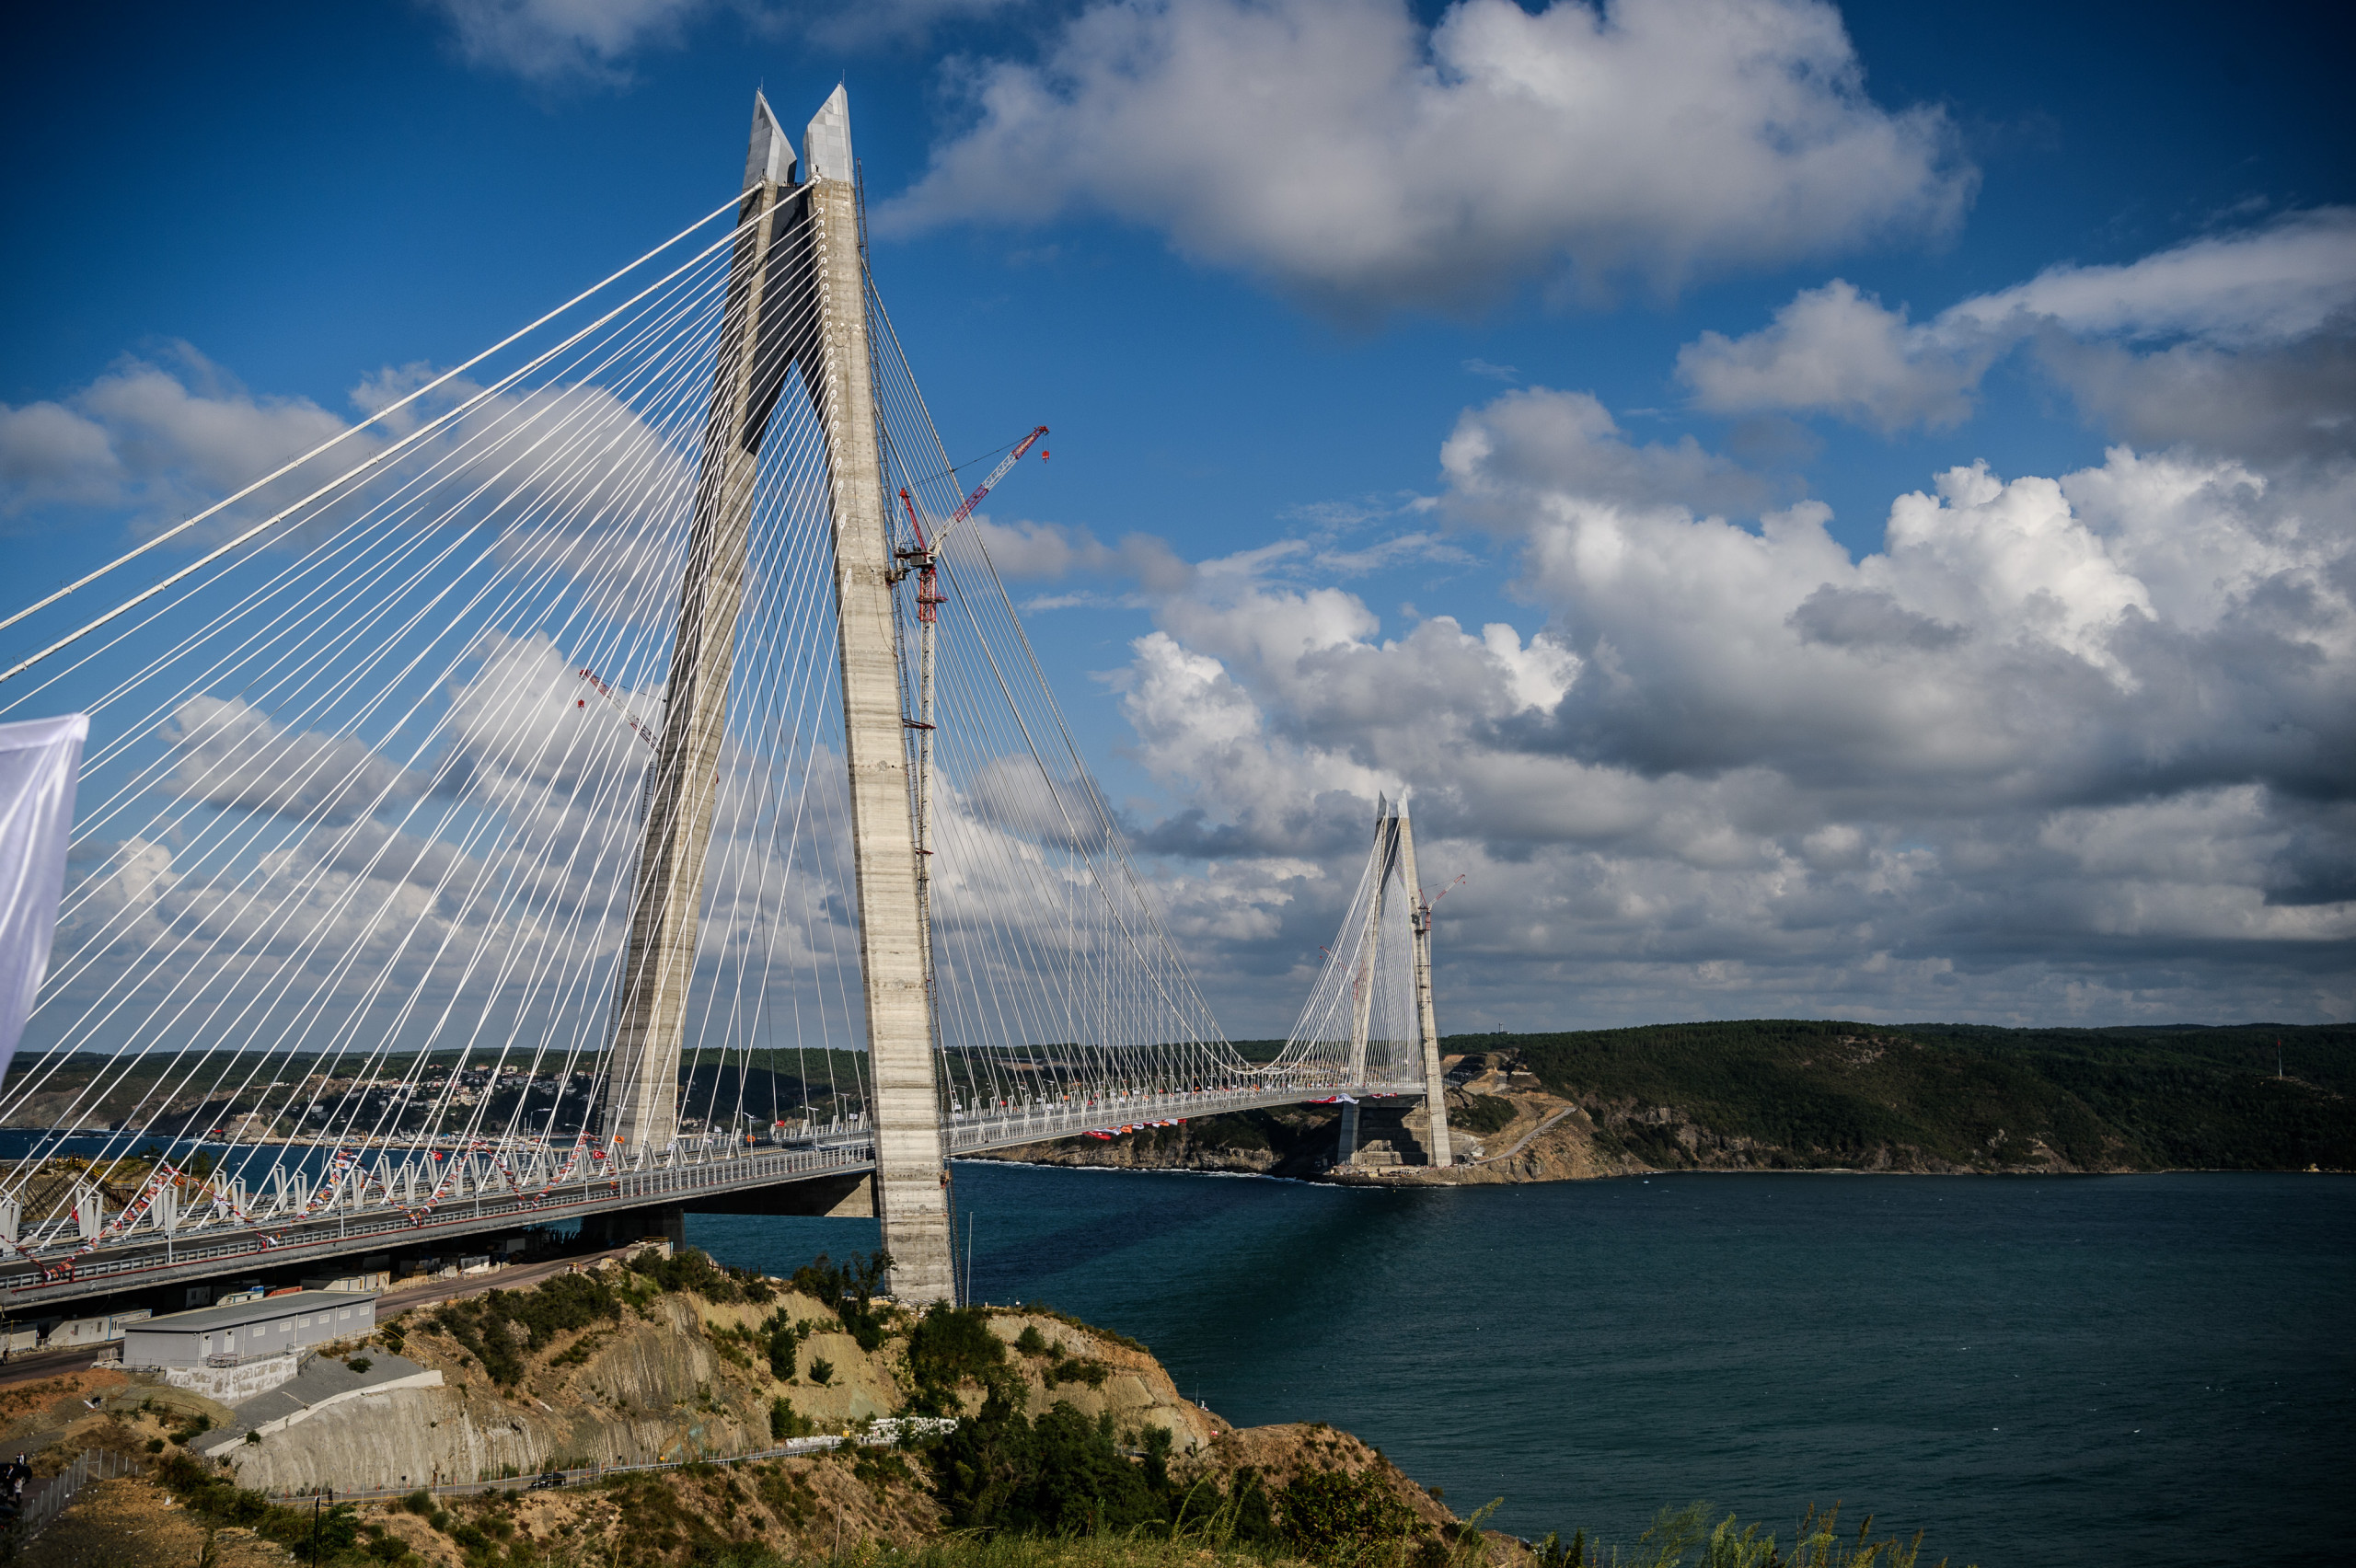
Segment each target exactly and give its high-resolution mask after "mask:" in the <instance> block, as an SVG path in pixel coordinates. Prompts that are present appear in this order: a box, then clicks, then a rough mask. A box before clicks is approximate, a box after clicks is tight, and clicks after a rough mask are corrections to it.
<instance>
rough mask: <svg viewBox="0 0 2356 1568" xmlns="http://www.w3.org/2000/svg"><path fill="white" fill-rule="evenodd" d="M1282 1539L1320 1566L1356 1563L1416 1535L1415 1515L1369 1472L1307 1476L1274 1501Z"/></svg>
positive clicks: (1325, 1472)
mask: <svg viewBox="0 0 2356 1568" xmlns="http://www.w3.org/2000/svg"><path fill="white" fill-rule="evenodd" d="M1276 1505H1277V1509H1278V1511H1279V1513H1280V1514H1281V1515H1282V1516H1283V1520H1284V1532H1285V1539H1286V1540H1287V1541H1288V1543H1289V1544H1290V1545H1291V1547H1292V1549H1293V1550H1294V1551H1298V1552H1299V1553H1300V1554H1301V1555H1302V1556H1303V1557H1308V1558H1312V1559H1314V1560H1315V1561H1317V1562H1354V1561H1356V1560H1357V1559H1358V1558H1360V1557H1363V1556H1365V1555H1367V1553H1368V1551H1369V1549H1371V1548H1373V1547H1375V1546H1377V1545H1388V1544H1389V1543H1391V1542H1393V1541H1397V1540H1401V1539H1404V1538H1405V1537H1407V1536H1408V1535H1410V1534H1411V1533H1414V1532H1415V1529H1416V1526H1417V1520H1416V1518H1415V1510H1414V1509H1412V1508H1410V1507H1408V1506H1407V1505H1406V1504H1404V1503H1403V1502H1401V1501H1400V1500H1399V1498H1398V1497H1397V1495H1396V1494H1394V1493H1392V1490H1391V1488H1390V1487H1388V1486H1386V1485H1385V1484H1384V1483H1383V1482H1382V1479H1381V1478H1380V1476H1379V1475H1378V1474H1376V1472H1374V1471H1372V1470H1363V1471H1358V1472H1356V1473H1353V1472H1351V1471H1349V1470H1310V1471H1308V1472H1306V1473H1304V1474H1302V1475H1300V1476H1298V1477H1296V1478H1295V1479H1294V1480H1293V1482H1292V1484H1290V1485H1289V1486H1287V1487H1286V1488H1285V1489H1284V1491H1283V1492H1282V1493H1279V1494H1278V1495H1277V1498H1276Z"/></svg>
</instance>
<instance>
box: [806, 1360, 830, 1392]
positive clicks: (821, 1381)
mask: <svg viewBox="0 0 2356 1568" xmlns="http://www.w3.org/2000/svg"><path fill="white" fill-rule="evenodd" d="M810 1380H811V1381H812V1382H814V1383H815V1384H817V1385H818V1386H819V1387H820V1388H822V1389H823V1388H825V1387H826V1385H827V1384H829V1383H831V1382H833V1381H834V1380H835V1364H834V1363H833V1362H831V1361H829V1360H827V1359H826V1357H825V1356H823V1355H822V1356H819V1357H818V1358H817V1359H816V1360H814V1361H813V1362H811V1363H810Z"/></svg>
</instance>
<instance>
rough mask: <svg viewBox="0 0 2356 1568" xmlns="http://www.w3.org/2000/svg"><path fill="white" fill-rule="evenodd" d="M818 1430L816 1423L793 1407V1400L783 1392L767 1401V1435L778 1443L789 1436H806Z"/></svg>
mask: <svg viewBox="0 0 2356 1568" xmlns="http://www.w3.org/2000/svg"><path fill="white" fill-rule="evenodd" d="M817 1430H818V1424H817V1423H816V1422H814V1421H813V1420H811V1419H810V1418H809V1417H808V1416H806V1415H803V1413H802V1412H799V1411H797V1410H795V1409H794V1408H793V1401H791V1400H790V1399H787V1398H786V1397H785V1396H784V1395H783V1394H780V1395H778V1397H777V1398H775V1399H773V1400H771V1401H769V1436H770V1438H771V1440H773V1441H775V1442H779V1443H782V1442H784V1441H785V1440H786V1439H788V1438H790V1437H807V1436H809V1435H810V1434H812V1433H813V1432H815V1431H817Z"/></svg>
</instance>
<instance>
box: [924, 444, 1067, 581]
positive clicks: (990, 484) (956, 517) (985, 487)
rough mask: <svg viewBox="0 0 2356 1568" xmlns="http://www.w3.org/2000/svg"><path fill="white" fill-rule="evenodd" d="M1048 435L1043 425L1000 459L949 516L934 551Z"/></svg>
mask: <svg viewBox="0 0 2356 1568" xmlns="http://www.w3.org/2000/svg"><path fill="white" fill-rule="evenodd" d="M1046 433H1047V427H1046V426H1045V425H1041V426H1040V427H1039V428H1038V429H1036V430H1034V431H1033V432H1031V433H1030V434H1029V435H1026V436H1024V437H1023V438H1022V440H1021V441H1019V442H1017V443H1015V444H1014V450H1013V451H1011V452H1010V453H1008V454H1007V455H1005V456H1004V457H1001V458H999V465H998V467H995V468H992V469H991V470H990V477H989V478H987V479H984V480H983V481H982V482H981V483H980V484H978V485H976V486H975V487H974V493H973V494H971V495H969V496H967V497H966V498H965V499H964V501H963V502H960V503H959V504H958V507H957V510H956V511H954V512H953V513H950V514H949V521H948V522H946V523H943V524H942V525H941V532H940V533H938V534H936V535H934V536H933V539H932V548H933V549H934V550H936V551H938V550H939V549H940V548H941V540H943V539H945V538H947V537H948V536H949V530H951V529H952V528H954V527H955V526H957V525H958V524H960V523H963V522H964V521H965V519H966V518H968V517H971V516H972V515H973V514H974V508H976V507H977V506H979V505H981V504H982V498H983V497H984V496H986V495H987V494H989V493H990V491H991V490H995V489H997V488H998V482H999V480H1000V479H1002V478H1006V473H1007V470H1008V469H1010V468H1011V467H1014V466H1015V465H1016V464H1017V463H1020V462H1022V455H1023V454H1024V453H1026V452H1028V451H1030V450H1031V448H1032V446H1033V445H1034V444H1036V443H1037V441H1038V439H1039V438H1040V437H1041V436H1043V435H1045V434H1046Z"/></svg>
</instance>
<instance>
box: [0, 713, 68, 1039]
mask: <svg viewBox="0 0 2356 1568" xmlns="http://www.w3.org/2000/svg"><path fill="white" fill-rule="evenodd" d="M89 733H90V721H89V720H88V719H87V717H86V716H84V715H82V714H79V713H69V714H67V715H66V716H65V717H64V718H63V719H35V720H32V721H29V722H27V723H22V724H0V1083H6V1081H7V1078H8V1064H9V1062H10V1061H11V1060H12V1059H13V1058H14V1057H15V1056H16V1055H17V1037H18V1036H19V1035H21V1034H23V1033H24V1032H25V1016H26V1015H27V1014H28V1013H29V1012H31V1011H32V1010H33V994H34V993H35V992H37V991H39V990H40V977H41V976H42V975H43V974H46V973H47V972H48V970H49V944H50V942H51V941H52V940H54V939H55V937H56V935H57V903H58V900H59V899H60V898H61V897H63V896H64V892H65V841H66V839H67V838H69V837H71V836H73V831H74V779H75V775H77V774H78V773H80V772H81V769H82V743H83V741H85V740H86V739H87V738H88V736H89Z"/></svg>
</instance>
